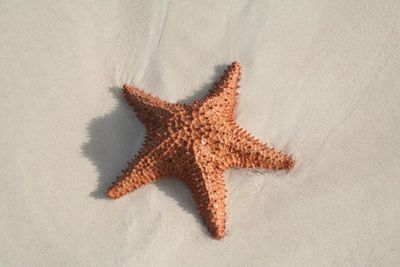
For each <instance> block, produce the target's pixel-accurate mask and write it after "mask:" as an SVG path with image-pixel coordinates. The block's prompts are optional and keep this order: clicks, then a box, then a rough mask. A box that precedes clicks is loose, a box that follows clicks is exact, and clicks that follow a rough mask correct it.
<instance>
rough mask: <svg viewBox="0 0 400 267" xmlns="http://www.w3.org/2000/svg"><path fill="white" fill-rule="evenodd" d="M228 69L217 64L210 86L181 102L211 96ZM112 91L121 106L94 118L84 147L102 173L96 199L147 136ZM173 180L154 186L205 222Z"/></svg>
mask: <svg viewBox="0 0 400 267" xmlns="http://www.w3.org/2000/svg"><path fill="white" fill-rule="evenodd" d="M225 68H226V65H217V66H216V67H215V74H214V76H213V77H212V79H211V81H210V82H209V83H206V84H204V85H203V86H202V87H201V88H200V89H199V90H198V91H196V92H195V93H194V94H193V95H192V96H190V97H186V98H185V99H184V100H180V101H178V102H179V103H191V102H193V101H194V100H196V99H200V98H202V97H204V96H205V95H207V93H208V91H209V89H210V88H211V87H212V84H213V83H214V82H216V81H217V79H218V78H219V77H220V76H221V75H222V73H223V70H224V69H225ZM109 90H110V93H111V94H112V95H113V97H115V99H117V100H118V105H117V106H116V107H115V108H114V110H112V111H111V112H110V113H108V114H105V115H103V116H99V117H97V118H94V119H92V120H91V121H90V122H89V123H88V126H87V131H88V135H89V141H88V142H87V143H84V144H82V146H81V152H82V155H83V156H84V157H86V158H88V159H89V160H90V161H91V162H92V163H93V165H94V166H95V167H96V169H97V172H98V184H97V188H96V189H95V190H94V191H93V192H91V193H90V194H89V196H91V197H93V198H95V199H106V195H105V192H106V190H107V188H108V187H109V186H110V185H111V183H112V182H113V181H115V180H116V176H117V175H119V174H120V171H121V170H123V169H125V168H126V166H127V164H126V162H128V161H129V160H131V159H132V158H134V157H135V155H136V154H137V152H138V151H139V149H140V147H141V145H142V143H143V141H144V136H145V128H144V126H143V124H142V123H141V122H140V121H139V120H138V119H137V118H136V116H135V115H134V111H133V110H132V108H131V107H130V106H129V105H128V104H127V103H126V101H125V99H123V97H122V95H121V88H119V87H111V88H109ZM170 178H171V177H169V178H168V179H160V180H159V181H156V182H155V183H154V184H155V185H156V186H157V188H159V189H160V190H161V191H162V192H163V193H165V194H166V195H167V196H169V197H171V198H172V199H174V200H175V201H176V202H177V203H178V205H179V206H180V207H181V208H182V209H183V210H184V211H186V212H189V213H192V214H193V215H194V216H195V218H196V220H197V221H198V222H200V221H201V219H200V216H199V215H198V213H197V211H196V207H195V203H194V201H193V199H192V196H191V194H190V191H189V189H187V188H186V187H185V185H184V184H183V183H182V182H180V181H178V180H177V179H170ZM139 190H140V189H139ZM203 230H204V231H205V229H203ZM205 232H206V231H205Z"/></svg>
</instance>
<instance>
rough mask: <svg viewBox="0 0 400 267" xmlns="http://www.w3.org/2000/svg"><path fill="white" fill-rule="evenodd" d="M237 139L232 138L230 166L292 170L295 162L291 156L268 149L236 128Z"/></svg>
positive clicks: (230, 142) (230, 140)
mask: <svg viewBox="0 0 400 267" xmlns="http://www.w3.org/2000/svg"><path fill="white" fill-rule="evenodd" d="M235 132H236V135H235V136H236V138H230V139H227V140H229V144H228V146H229V147H230V151H231V153H230V160H229V163H230V164H229V165H230V166H231V167H234V168H253V169H255V168H263V169H273V170H281V169H291V168H292V167H293V166H294V164H295V161H294V160H293V159H292V157H291V156H289V155H286V154H284V153H282V152H281V151H279V150H276V149H275V148H270V147H268V145H267V144H264V143H262V142H260V141H259V140H258V139H256V138H255V137H253V136H252V135H251V134H249V133H248V132H247V131H245V130H243V129H241V128H240V127H236V131H235Z"/></svg>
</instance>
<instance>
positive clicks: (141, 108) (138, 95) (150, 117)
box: [122, 84, 175, 130]
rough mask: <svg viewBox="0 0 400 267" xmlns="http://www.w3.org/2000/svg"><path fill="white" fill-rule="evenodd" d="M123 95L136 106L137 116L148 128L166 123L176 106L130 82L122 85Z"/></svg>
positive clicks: (130, 103) (154, 127)
mask: <svg viewBox="0 0 400 267" xmlns="http://www.w3.org/2000/svg"><path fill="white" fill-rule="evenodd" d="M122 95H123V96H124V97H125V99H126V100H127V101H128V103H129V105H131V106H132V107H133V108H134V110H135V112H136V115H137V117H138V118H139V120H140V121H141V122H142V123H143V124H145V125H146V128H147V129H148V130H151V129H156V128H157V127H159V126H160V124H162V123H165V121H166V120H167V119H168V118H169V117H170V116H171V111H172V109H173V108H174V106H175V105H174V104H171V103H168V102H166V101H164V100H161V99H160V98H158V97H155V96H152V95H151V94H148V93H146V92H144V91H143V90H141V89H139V88H137V87H134V86H132V85H128V84H124V85H123V86H122Z"/></svg>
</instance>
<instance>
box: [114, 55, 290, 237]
mask: <svg viewBox="0 0 400 267" xmlns="http://www.w3.org/2000/svg"><path fill="white" fill-rule="evenodd" d="M239 80H240V64H239V63H238V62H233V63H232V64H231V65H230V66H229V67H228V69H227V70H226V71H225V74H224V75H223V76H222V77H221V78H220V80H219V82H218V83H215V85H214V87H213V89H211V90H210V93H209V94H208V96H206V97H205V98H204V99H201V100H196V101H194V102H193V103H192V104H190V105H187V104H172V103H167V102H166V101H163V100H161V99H159V98H157V97H154V96H151V95H150V94H148V93H145V92H144V91H142V90H140V89H138V88H136V87H133V86H130V85H127V84H125V85H124V86H123V95H124V96H125V98H126V99H127V101H128V102H129V104H130V105H132V106H133V108H134V110H135V111H136V114H137V116H138V118H139V119H140V120H141V121H142V122H143V124H144V125H145V127H146V129H147V135H146V138H145V142H144V145H143V148H142V149H141V150H140V151H139V153H138V155H137V156H136V158H135V159H134V160H133V161H132V162H130V163H129V166H128V168H127V169H126V170H124V171H122V175H121V176H120V177H119V178H118V181H117V182H115V183H113V185H112V186H111V187H110V188H109V189H108V191H107V196H108V197H109V198H112V199H115V198H119V197H121V196H123V195H125V194H126V193H128V192H130V191H132V190H135V189H137V188H139V187H141V186H143V185H145V184H147V183H150V182H153V181H155V180H157V179H159V178H161V177H166V176H174V177H177V178H179V179H181V180H182V181H183V182H184V183H185V184H186V185H187V186H188V187H189V189H190V191H191V192H192V195H193V198H194V200H195V202H196V205H197V209H198V211H199V213H200V216H201V217H202V219H203V220H204V222H205V223H206V225H207V228H208V230H209V231H210V232H211V234H212V235H213V236H214V237H215V238H217V239H220V238H222V237H223V236H224V235H225V228H226V212H225V205H226V188H225V184H224V171H225V170H226V169H228V168H252V169H254V168H266V169H274V170H279V169H290V168H292V167H293V166H294V160H293V159H291V157H290V156H287V155H285V154H283V153H281V152H279V151H277V150H275V149H273V148H269V147H268V146H267V145H266V144H263V143H261V142H260V141H259V140H258V139H256V138H254V137H253V136H251V135H250V134H249V133H247V132H246V131H245V130H243V129H242V128H240V127H239V125H238V124H237V123H236V122H235V121H234V111H235V107H236V105H237V100H236V99H237V95H238V93H237V88H238V82H239Z"/></svg>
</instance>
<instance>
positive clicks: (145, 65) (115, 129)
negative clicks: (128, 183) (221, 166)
mask: <svg viewBox="0 0 400 267" xmlns="http://www.w3.org/2000/svg"><path fill="white" fill-rule="evenodd" d="M0 33H1V34H0V81H1V87H0V94H1V98H0V99H1V102H0V114H1V115H0V125H1V130H0V166H1V167H0V203H1V204H0V216H1V219H0V242H1V246H0V265H2V266H183V265H190V266H399V265H400V178H399V173H400V2H399V1H397V0H392V1H348V0H346V1H328V0H318V1H317V0H315V1H286V0H285V1H263V0H260V1H230V0H229V1H228V0H226V1H168V2H167V1H14V0H10V1H8V0H2V1H1V3H0ZM234 60H239V61H240V62H241V64H242V73H243V76H242V77H243V78H242V81H241V88H240V92H239V93H240V96H239V106H238V108H237V111H236V118H237V121H238V122H239V124H241V125H242V127H243V128H245V129H247V130H248V131H250V132H252V133H253V134H254V135H255V136H256V137H258V138H260V139H261V140H263V141H265V142H267V143H268V144H270V145H272V146H275V147H277V148H279V149H281V150H283V151H285V152H287V153H290V154H292V155H294V156H295V158H296V159H297V165H296V167H295V169H294V170H293V171H292V172H290V173H285V172H278V173H276V172H251V171H246V170H229V171H227V172H226V173H225V178H226V183H227V187H228V202H227V205H228V207H227V211H228V233H227V236H226V237H225V238H224V239H223V240H221V241H216V240H214V239H212V238H211V237H210V236H209V234H208V232H207V231H206V228H205V227H204V225H203V223H202V222H201V221H200V220H199V217H198V215H197V214H196V211H195V206H194V202H193V201H192V198H191V195H190V193H189V190H188V189H186V188H185V187H184V185H183V184H181V183H180V182H179V181H177V180H175V179H165V180H162V181H160V182H157V183H155V184H152V185H148V186H146V187H144V188H142V189H140V190H138V191H136V192H134V193H131V194H129V195H127V196H126V197H124V198H122V199H120V200H117V201H111V200H107V199H105V197H104V191H105V189H106V187H107V186H108V185H109V184H110V183H111V182H112V181H113V180H114V179H115V176H117V175H118V174H119V171H120V170H121V169H123V168H124V167H125V166H126V162H127V161H128V160H130V159H131V158H132V157H133V156H134V155H135V153H136V152H137V151H138V149H139V147H140V145H141V143H142V141H143V137H144V133H145V129H144V127H143V125H142V124H141V123H139V121H138V120H137V118H136V116H135V114H134V112H133V111H132V110H131V109H130V108H129V107H128V105H127V104H126V103H125V102H124V100H123V99H122V98H121V96H120V88H119V87H120V86H121V85H122V84H123V83H125V82H130V83H133V84H135V85H137V86H139V87H141V88H143V89H145V90H146V91H148V92H150V93H153V94H155V95H158V96H159V97H161V98H164V99H166V100H168V101H172V102H176V101H178V102H183V103H188V102H190V101H192V100H193V99H196V98H199V97H202V96H204V95H205V94H206V93H207V90H208V89H209V87H210V85H211V84H212V83H213V82H214V81H215V80H216V79H217V78H218V77H219V75H221V73H222V72H223V69H224V68H225V66H226V65H227V64H229V63H231V62H232V61H234Z"/></svg>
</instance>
